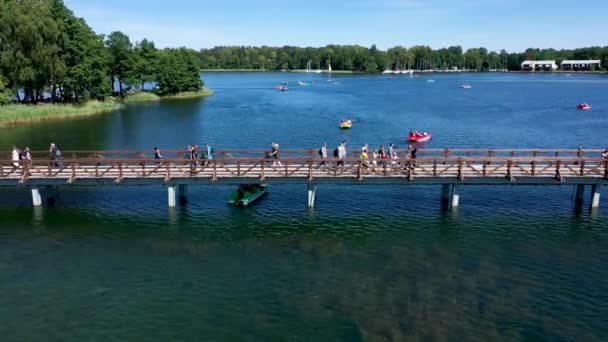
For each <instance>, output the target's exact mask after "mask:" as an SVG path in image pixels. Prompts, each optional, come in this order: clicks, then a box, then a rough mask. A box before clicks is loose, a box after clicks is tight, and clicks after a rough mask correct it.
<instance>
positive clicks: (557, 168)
mask: <svg viewBox="0 0 608 342" xmlns="http://www.w3.org/2000/svg"><path fill="white" fill-rule="evenodd" d="M561 164H562V161H561V160H558V161H557V162H556V163H555V179H557V180H559V181H560V182H561V181H562V174H561V172H560V167H561Z"/></svg>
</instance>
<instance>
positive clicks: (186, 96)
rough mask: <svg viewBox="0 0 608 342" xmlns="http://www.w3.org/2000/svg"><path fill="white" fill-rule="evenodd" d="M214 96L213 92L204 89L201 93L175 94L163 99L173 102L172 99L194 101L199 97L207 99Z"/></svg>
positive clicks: (186, 92) (165, 96) (185, 92)
mask: <svg viewBox="0 0 608 342" xmlns="http://www.w3.org/2000/svg"><path fill="white" fill-rule="evenodd" d="M211 95H213V90H211V89H209V88H203V89H202V90H199V91H183V92H181V93H177V94H173V95H164V96H162V97H161V99H163V100H165V99H168V100H172V99H193V98H197V97H205V96H211Z"/></svg>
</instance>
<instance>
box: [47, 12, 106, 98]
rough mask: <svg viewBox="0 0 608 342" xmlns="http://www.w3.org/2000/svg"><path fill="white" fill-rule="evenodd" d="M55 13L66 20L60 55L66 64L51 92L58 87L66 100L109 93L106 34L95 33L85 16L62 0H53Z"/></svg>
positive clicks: (57, 18) (102, 96)
mask: <svg viewBox="0 0 608 342" xmlns="http://www.w3.org/2000/svg"><path fill="white" fill-rule="evenodd" d="M53 16H54V17H55V19H56V20H58V21H59V22H62V23H63V30H64V32H63V34H62V37H61V44H60V45H61V57H62V62H63V63H64V66H65V72H64V74H63V78H62V79H58V82H57V83H53V84H52V91H51V94H53V95H54V94H55V93H56V89H57V87H58V88H59V92H60V93H61V95H62V97H63V99H64V100H66V101H71V100H73V101H76V102H79V101H81V100H83V99H88V98H97V99H103V98H104V97H105V96H107V95H108V94H109V93H110V88H109V87H108V85H107V82H105V80H106V79H107V77H108V74H109V69H108V66H107V65H108V59H109V58H108V55H107V53H106V51H105V50H104V47H103V37H102V36H99V35H97V34H95V32H93V30H92V29H91V28H90V27H89V26H88V25H87V23H86V22H85V21H84V19H81V18H77V17H75V16H74V13H73V12H72V11H70V10H69V9H68V8H67V7H66V6H65V5H64V3H63V1H61V0H55V1H54V3H53Z"/></svg>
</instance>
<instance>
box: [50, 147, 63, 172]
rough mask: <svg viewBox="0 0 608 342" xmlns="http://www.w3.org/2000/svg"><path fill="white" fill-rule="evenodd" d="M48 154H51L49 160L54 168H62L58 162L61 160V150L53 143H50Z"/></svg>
mask: <svg viewBox="0 0 608 342" xmlns="http://www.w3.org/2000/svg"><path fill="white" fill-rule="evenodd" d="M49 152H50V154H51V160H52V161H53V166H54V167H63V164H62V163H61V162H59V159H60V158H61V150H60V149H59V148H58V147H57V145H55V143H51V147H50V148H49Z"/></svg>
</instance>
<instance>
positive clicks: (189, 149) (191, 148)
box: [154, 144, 213, 165]
mask: <svg viewBox="0 0 608 342" xmlns="http://www.w3.org/2000/svg"><path fill="white" fill-rule="evenodd" d="M201 152H202V160H203V161H202V162H201V165H206V164H207V163H208V162H209V161H210V160H212V159H213V148H212V147H211V146H210V145H209V144H205V149H204V150H202V151H201ZM198 153H199V148H198V145H188V146H186V152H184V159H188V160H191V163H192V165H196V163H197V161H198V160H199V159H200V158H199V156H198ZM154 159H156V160H161V159H163V156H162V154H161V153H160V149H159V148H158V147H154Z"/></svg>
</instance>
